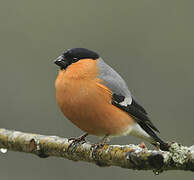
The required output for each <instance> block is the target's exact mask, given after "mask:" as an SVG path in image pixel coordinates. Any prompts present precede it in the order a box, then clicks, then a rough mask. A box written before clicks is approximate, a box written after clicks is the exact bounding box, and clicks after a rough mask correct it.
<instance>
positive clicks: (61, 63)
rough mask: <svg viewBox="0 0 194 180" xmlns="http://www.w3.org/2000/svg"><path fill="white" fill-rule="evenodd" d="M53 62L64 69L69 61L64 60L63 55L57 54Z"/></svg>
mask: <svg viewBox="0 0 194 180" xmlns="http://www.w3.org/2000/svg"><path fill="white" fill-rule="evenodd" d="M54 63H55V64H56V65H57V66H59V67H61V69H66V68H67V66H68V65H69V63H68V62H67V60H65V58H64V56H63V55H61V56H59V57H58V58H57V59H55V60H54Z"/></svg>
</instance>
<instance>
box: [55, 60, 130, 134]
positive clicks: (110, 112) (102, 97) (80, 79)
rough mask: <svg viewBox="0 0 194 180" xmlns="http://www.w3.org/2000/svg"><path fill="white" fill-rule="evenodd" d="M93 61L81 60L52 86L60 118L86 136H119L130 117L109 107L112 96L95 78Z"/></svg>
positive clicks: (63, 73)
mask: <svg viewBox="0 0 194 180" xmlns="http://www.w3.org/2000/svg"><path fill="white" fill-rule="evenodd" d="M95 63H96V61H94V60H81V61H78V62H77V63H74V64H72V65H70V66H69V67H68V68H67V69H66V70H61V71H60V72H59V74H58V77H57V79H56V82H55V87H56V98H57V103H58V105H59V107H60V109H61V111H62V112H63V114H64V115H65V116H66V117H67V118H68V119H69V120H70V121H71V122H72V123H73V124H75V125H76V126H77V127H79V128H80V129H82V130H83V131H85V132H88V133H89V134H93V135H98V136H103V135H105V134H110V135H119V134H122V133H125V131H127V130H128V127H129V126H130V124H132V123H133V119H132V117H130V116H129V115H128V114H127V113H125V112H123V111H122V110H120V109H119V108H117V107H115V106H113V105H112V104H111V95H112V94H111V92H110V90H109V89H108V88H106V87H105V86H104V85H102V84H100V80H99V79H97V78H96V75H97V73H98V70H97V69H96V64H95Z"/></svg>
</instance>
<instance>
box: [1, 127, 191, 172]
mask: <svg viewBox="0 0 194 180" xmlns="http://www.w3.org/2000/svg"><path fill="white" fill-rule="evenodd" d="M71 143H72V141H68V139H67V138H60V137H57V136H44V135H39V134H29V133H23V132H19V131H11V130H6V129H0V148H5V149H8V150H11V151H19V152H25V153H32V154H35V155H38V156H39V157H42V158H45V157H49V156H56V157H62V158H66V159H70V160H73V161H86V162H92V163H95V164H97V165H98V166H120V167H122V168H128V169H138V170H153V171H154V172H155V173H159V172H162V171H164V170H190V171H194V146H191V147H185V146H182V145H180V144H178V143H173V144H172V145H171V147H170V152H165V151H156V150H147V149H145V148H141V147H139V146H136V145H123V146H121V145H103V146H102V147H99V148H97V149H95V148H93V147H94V146H92V144H90V143H89V142H83V143H78V144H76V143H75V144H71Z"/></svg>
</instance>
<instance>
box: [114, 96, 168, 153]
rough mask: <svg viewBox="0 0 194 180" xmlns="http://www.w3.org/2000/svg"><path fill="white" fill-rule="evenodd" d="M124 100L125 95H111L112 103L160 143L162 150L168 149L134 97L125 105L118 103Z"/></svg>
mask: <svg viewBox="0 0 194 180" xmlns="http://www.w3.org/2000/svg"><path fill="white" fill-rule="evenodd" d="M124 100H125V97H124V96H122V95H117V94H113V95H112V104H113V105H114V106H116V107H118V108H120V109H122V110H123V111H125V112H127V113H128V114H130V115H131V116H132V117H133V118H134V119H135V120H136V122H137V123H138V124H139V125H140V126H141V128H142V129H144V130H145V131H146V132H147V133H148V134H149V135H150V136H151V137H152V138H153V139H154V140H155V141H156V142H159V143H160V148H161V149H162V150H168V144H167V143H165V142H164V141H162V140H161V139H160V138H159V137H158V136H157V135H156V133H155V132H154V131H156V132H159V130H158V129H157V128H156V127H155V126H154V125H153V123H152V122H151V121H150V119H149V117H148V116H147V112H146V110H145V109H144V108H143V107H142V106H141V105H139V104H138V103H137V102H136V101H135V100H134V99H132V103H131V104H128V105H127V106H124V105H121V104H120V103H121V102H123V101H124Z"/></svg>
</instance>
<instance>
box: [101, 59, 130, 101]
mask: <svg viewBox="0 0 194 180" xmlns="http://www.w3.org/2000/svg"><path fill="white" fill-rule="evenodd" d="M97 65H98V70H99V75H98V78H100V79H102V80H103V81H104V82H103V83H104V85H105V86H107V87H108V88H109V89H110V90H111V91H112V92H113V93H115V94H120V95H123V96H125V97H126V98H127V99H128V103H131V102H132V97H131V93H130V91H129V89H128V87H127V85H126V83H125V81H124V80H123V78H122V77H121V76H120V75H119V74H118V73H117V72H116V71H115V70H114V69H113V68H111V67H110V66H109V65H108V64H106V63H105V62H104V61H103V59H102V58H99V59H98V60H97Z"/></svg>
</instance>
